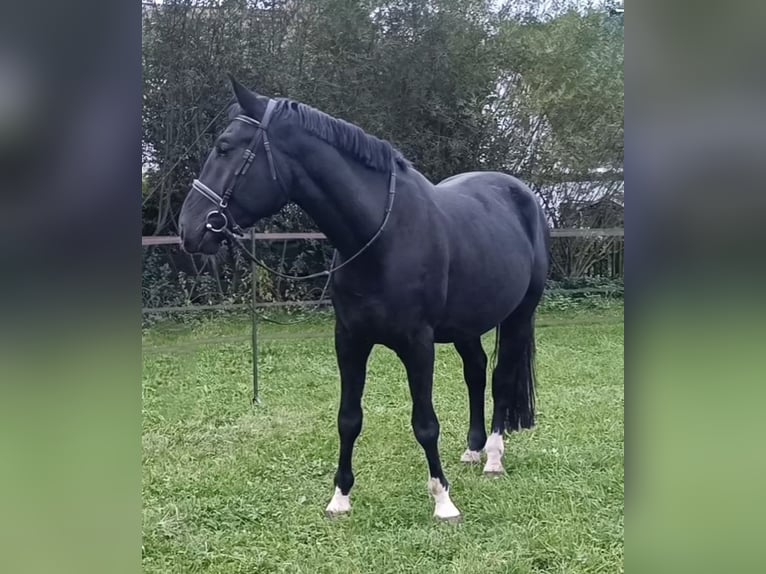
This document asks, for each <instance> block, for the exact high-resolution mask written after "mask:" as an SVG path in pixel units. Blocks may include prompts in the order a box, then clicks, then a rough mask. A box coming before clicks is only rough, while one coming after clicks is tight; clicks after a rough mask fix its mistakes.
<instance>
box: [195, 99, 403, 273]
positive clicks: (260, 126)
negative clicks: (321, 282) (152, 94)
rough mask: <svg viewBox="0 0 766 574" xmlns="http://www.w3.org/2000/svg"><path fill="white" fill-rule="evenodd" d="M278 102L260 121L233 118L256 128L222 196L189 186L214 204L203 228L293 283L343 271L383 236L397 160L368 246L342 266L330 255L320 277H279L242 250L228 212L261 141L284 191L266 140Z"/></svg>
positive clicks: (240, 232)
mask: <svg viewBox="0 0 766 574" xmlns="http://www.w3.org/2000/svg"><path fill="white" fill-rule="evenodd" d="M276 105H277V102H276V100H272V99H269V103H268V104H267V105H266V111H265V112H264V114H263V119H261V121H258V120H256V119H255V118H251V117H250V116H247V115H244V114H240V115H238V116H236V117H235V118H234V120H235V121H240V122H243V123H246V124H248V125H251V126H255V128H256V130H255V134H254V135H253V138H252V139H251V140H250V143H249V144H248V146H247V148H245V151H244V152H243V154H242V163H241V164H240V166H239V167H238V168H237V170H236V171H235V172H234V177H233V178H232V179H231V183H230V184H229V186H228V187H227V188H226V190H225V191H224V192H223V195H219V194H218V193H216V192H215V191H214V190H212V189H211V188H210V187H208V186H207V185H205V184H204V183H202V181H201V180H199V179H195V180H194V182H193V183H192V189H193V190H194V191H196V192H198V193H201V194H202V195H203V196H204V197H205V198H207V199H208V200H210V201H211V202H212V203H214V204H216V208H215V209H213V210H211V211H209V212H208V213H207V216H206V217H205V228H206V229H208V230H209V231H212V232H213V233H221V234H223V235H224V236H225V237H226V238H227V239H228V240H229V241H231V243H232V244H234V245H236V246H237V247H238V248H239V249H240V250H241V251H242V252H243V253H244V254H245V255H246V256H247V258H248V259H249V260H250V261H252V262H253V263H255V264H256V265H258V266H259V267H262V268H263V269H266V270H267V271H269V272H270V273H273V274H274V275H277V276H279V277H283V278H285V279H293V280H299V279H315V278H317V277H324V276H329V275H331V274H332V273H334V272H335V271H337V270H339V269H341V268H342V267H345V266H346V265H348V264H349V263H351V262H352V261H353V260H354V259H356V258H357V257H359V256H360V255H361V254H362V253H364V252H365V251H366V250H367V249H368V248H369V247H370V246H371V245H372V244H373V243H375V241H376V240H377V239H378V237H380V235H381V233H383V229H384V228H385V227H386V224H387V223H388V218H389V216H390V215H391V209H392V208H393V206H394V196H395V195H396V159H395V157H394V155H393V154H392V155H391V177H390V179H389V186H388V200H387V202H386V210H385V213H384V215H383V221H382V222H381V224H380V226H379V227H378V230H377V231H376V232H375V234H374V235H373V236H372V237H371V238H370V239H369V241H367V243H365V244H364V246H362V248H361V249H359V251H357V252H356V253H354V255H352V256H351V257H349V258H348V259H346V260H345V261H344V262H343V263H341V264H340V265H338V266H336V267H333V264H334V262H335V255H333V259H332V262H331V263H330V269H328V270H326V271H321V272H319V273H312V274H310V275H300V276H297V275H286V274H284V273H281V272H279V271H277V270H276V269H271V268H270V267H268V266H267V265H266V264H265V263H263V261H261V260H260V259H258V258H256V257H255V256H254V255H253V254H252V253H250V250H249V249H247V247H245V245H244V244H243V243H242V242H243V240H245V239H246V238H247V237H246V236H245V232H244V231H243V230H242V228H241V227H240V226H239V225H238V224H237V222H236V221H235V219H234V217H233V216H232V214H231V212H230V211H229V200H230V199H231V196H232V195H233V194H234V191H235V190H236V189H237V184H238V183H239V180H240V179H241V178H243V177H244V176H245V174H246V173H247V171H248V170H249V169H250V166H251V165H252V163H253V160H254V159H255V153H256V151H257V148H258V144H259V143H260V142H261V140H262V141H263V149H264V150H266V158H267V159H268V162H269V170H270V171H271V179H272V180H273V181H275V182H277V183H278V185H279V186H280V187H281V188H282V190H283V191H285V188H284V185H283V183H282V180H281V178H280V177H279V174H278V173H277V168H276V165H275V164H274V156H273V154H272V152H271V144H270V143H269V137H268V131H267V130H268V127H269V124H270V123H271V117H272V115H273V113H274V109H275V108H276Z"/></svg>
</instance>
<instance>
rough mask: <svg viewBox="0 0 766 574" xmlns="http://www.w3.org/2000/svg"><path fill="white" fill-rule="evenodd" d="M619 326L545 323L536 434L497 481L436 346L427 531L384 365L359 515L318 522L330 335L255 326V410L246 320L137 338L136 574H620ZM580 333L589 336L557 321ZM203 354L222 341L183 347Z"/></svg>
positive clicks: (420, 471)
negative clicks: (448, 503)
mask: <svg viewBox="0 0 766 574" xmlns="http://www.w3.org/2000/svg"><path fill="white" fill-rule="evenodd" d="M622 316H623V315H622V307H615V306H607V307H606V308H602V309H598V310H585V311H580V312H578V311H571V310H563V311H557V312H548V313H544V314H543V315H542V316H541V318H540V320H539V323H540V324H541V326H540V327H539V329H538V360H537V373H538V407H539V418H538V426H537V428H536V429H535V430H533V431H528V432H525V433H522V434H514V435H512V436H511V437H510V438H508V439H506V454H505V466H506V470H507V471H508V474H507V476H505V477H503V478H500V479H487V478H485V477H483V476H482V473H481V467H480V466H475V467H466V466H463V465H462V464H461V463H460V462H459V457H460V455H461V453H462V452H463V450H464V448H465V434H466V430H467V419H468V411H467V397H466V391H465V385H464V383H463V380H462V368H461V365H460V361H459V358H458V356H457V354H456V353H455V351H454V349H453V348H452V347H451V346H446V345H442V346H439V347H438V352H437V359H436V378H435V385H434V396H435V404H436V411H437V413H438V415H439V419H440V423H441V439H440V452H441V455H442V462H443V465H444V468H445V472H446V474H447V476H448V478H449V479H450V481H451V484H452V490H451V493H452V499H453V501H454V502H455V504H456V505H457V506H458V508H460V510H461V511H462V512H463V514H464V521H463V523H462V524H459V525H449V524H440V523H436V522H435V521H434V520H433V519H432V516H431V515H432V512H433V503H432V501H431V499H430V496H429V495H428V493H427V491H426V480H427V469H426V464H425V457H424V455H423V452H422V450H421V448H420V447H419V446H418V444H417V442H416V441H415V439H414V437H413V435H412V431H411V429H410V422H409V420H410V399H409V396H408V391H407V384H406V380H405V377H404V369H403V367H402V366H401V364H400V363H399V362H398V360H397V359H396V357H395V356H394V354H393V353H392V352H390V351H388V350H386V349H384V348H376V350H375V351H374V352H373V355H372V357H371V359H370V364H369V375H368V382H367V388H366V392H365V398H364V412H365V420H364V429H363V431H362V435H361V437H360V439H359V440H358V441H357V447H356V450H355V458H354V463H355V464H354V470H355V474H356V486H355V488H354V490H353V491H352V497H351V499H352V506H353V511H352V514H351V516H348V517H345V518H342V519H337V520H328V519H326V518H325V517H324V507H325V505H326V504H327V502H328V501H329V499H330V496H331V495H332V490H333V488H332V477H333V474H334V472H335V463H336V458H337V447H338V440H337V431H336V427H335V418H336V408H337V401H338V375H337V367H336V364H335V357H334V352H333V344H332V338H331V336H330V334H331V332H332V328H331V323H330V322H329V321H327V320H316V321H313V322H311V323H310V324H309V325H305V326H295V327H276V326H270V325H264V326H263V327H262V329H261V336H262V340H261V354H260V361H259V367H260V374H261V399H262V401H263V404H262V405H261V406H259V407H255V408H253V407H251V405H250V399H251V394H252V389H251V384H252V383H251V372H252V368H251V364H250V346H249V341H248V340H247V339H246V337H247V335H248V326H247V323H246V322H245V321H243V320H235V319H221V318H219V319H210V320H204V321H198V322H195V323H194V324H193V325H192V326H191V327H188V328H185V329H183V330H181V331H176V330H175V329H173V328H171V327H169V326H168V325H161V326H157V327H153V328H150V329H147V330H145V332H144V349H145V353H144V374H143V399H144V407H143V408H144V411H143V504H144V510H143V535H144V537H143V563H144V569H145V571H146V572H162V573H169V572H179V573H191V572H247V573H251V574H255V573H267V572H268V573H270V572H284V573H291V574H292V573H306V574H309V573H311V574H314V573H327V574H335V573H352V572H353V573H357V572H358V573H367V572H391V573H403V572H417V573H421V574H424V573H429V572H451V573H466V574H468V573H477V574H479V573H481V574H484V573H501V572H502V573H505V572H508V573H531V572H540V573H542V572H546V573H547V572H561V573H564V572H566V573H577V572H606V573H617V572H622V571H623V570H624V567H623V495H624V487H623V484H624V483H623V479H624V472H623V438H624V427H623V421H624V419H623V324H622ZM577 319H580V320H582V321H587V322H589V324H577V325H561V324H556V323H559V322H562V321H570V320H577ZM551 323H553V324H551ZM238 337H242V339H238ZM207 340H222V341H224V342H223V343H219V344H211V343H207V344H205V345H204V346H202V347H195V346H194V345H195V344H196V342H199V341H207ZM484 344H485V348H486V349H488V350H489V349H491V345H492V336H488V337H486V339H485V341H484Z"/></svg>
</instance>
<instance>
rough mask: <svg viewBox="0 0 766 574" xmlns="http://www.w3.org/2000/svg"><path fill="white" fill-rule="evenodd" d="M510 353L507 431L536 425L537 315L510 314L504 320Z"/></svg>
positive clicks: (506, 343)
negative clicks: (505, 320)
mask: <svg viewBox="0 0 766 574" xmlns="http://www.w3.org/2000/svg"><path fill="white" fill-rule="evenodd" d="M505 327H506V331H505V334H506V336H507V339H506V340H505V341H503V344H504V346H506V347H507V354H508V360H509V365H508V369H509V370H508V380H507V383H506V384H507V387H506V391H507V393H508V401H507V409H506V413H505V428H506V429H507V430H508V431H515V430H521V429H530V428H532V427H534V426H535V319H534V315H531V316H529V315H527V316H523V315H522V316H520V317H519V318H518V320H517V321H514V317H513V316H512V317H510V318H509V321H508V322H507V323H505Z"/></svg>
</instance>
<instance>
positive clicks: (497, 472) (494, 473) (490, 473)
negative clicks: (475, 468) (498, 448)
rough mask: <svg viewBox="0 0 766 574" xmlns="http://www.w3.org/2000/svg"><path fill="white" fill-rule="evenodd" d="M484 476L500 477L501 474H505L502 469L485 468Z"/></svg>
mask: <svg viewBox="0 0 766 574" xmlns="http://www.w3.org/2000/svg"><path fill="white" fill-rule="evenodd" d="M484 476H486V477H487V478H500V477H501V476H505V471H504V470H485V471H484Z"/></svg>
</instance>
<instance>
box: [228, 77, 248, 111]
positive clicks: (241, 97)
mask: <svg viewBox="0 0 766 574" xmlns="http://www.w3.org/2000/svg"><path fill="white" fill-rule="evenodd" d="M226 75H227V76H228V77H229V82H231V90H232V91H233V92H234V96H235V97H236V98H237V101H238V102H239V105H240V106H242V107H244V104H245V103H246V102H248V101H249V100H250V98H251V97H252V94H251V92H250V90H248V89H247V88H246V87H245V86H243V85H242V84H240V83H239V82H238V81H237V78H235V77H234V76H233V75H232V74H230V73H227V74H226Z"/></svg>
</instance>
